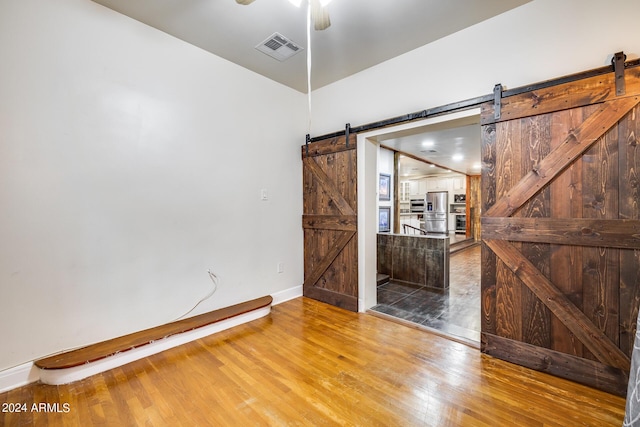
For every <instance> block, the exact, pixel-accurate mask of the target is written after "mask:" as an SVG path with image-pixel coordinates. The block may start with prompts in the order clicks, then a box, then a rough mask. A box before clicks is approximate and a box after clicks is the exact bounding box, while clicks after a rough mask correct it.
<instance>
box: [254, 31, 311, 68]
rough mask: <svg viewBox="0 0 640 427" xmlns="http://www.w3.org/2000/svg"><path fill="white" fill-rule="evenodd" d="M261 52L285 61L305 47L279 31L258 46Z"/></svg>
mask: <svg viewBox="0 0 640 427" xmlns="http://www.w3.org/2000/svg"><path fill="white" fill-rule="evenodd" d="M256 49H258V50H259V51H260V52H262V53H265V54H267V55H269V56H270V57H272V58H275V59H277V60H278V61H285V60H287V59H289V58H291V57H292V56H293V55H295V54H296V53H298V52H300V51H302V50H303V49H302V48H301V47H300V46H298V45H297V44H295V43H294V42H292V41H291V40H289V39H288V38H286V37H285V36H283V35H282V34H279V33H273V34H272V35H271V36H270V37H269V38H268V39H266V40H265V41H263V42H262V43H260V44H259V45H258V46H256Z"/></svg>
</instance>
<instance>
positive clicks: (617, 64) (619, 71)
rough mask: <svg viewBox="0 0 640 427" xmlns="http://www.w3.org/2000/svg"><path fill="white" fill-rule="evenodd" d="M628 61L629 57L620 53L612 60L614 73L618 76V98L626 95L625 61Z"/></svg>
mask: <svg viewBox="0 0 640 427" xmlns="http://www.w3.org/2000/svg"><path fill="white" fill-rule="evenodd" d="M625 59H627V55H625V54H624V52H618V53H616V54H615V55H613V58H611V63H612V64H613V71H614V73H615V76H616V96H622V95H624V94H625V83H624V61H625Z"/></svg>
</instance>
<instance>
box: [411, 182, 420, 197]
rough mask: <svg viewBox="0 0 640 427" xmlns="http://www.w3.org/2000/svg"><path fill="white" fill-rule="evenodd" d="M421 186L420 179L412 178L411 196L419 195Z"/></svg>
mask: <svg viewBox="0 0 640 427" xmlns="http://www.w3.org/2000/svg"><path fill="white" fill-rule="evenodd" d="M419 186H420V183H419V182H418V180H416V179H412V180H411V181H409V194H410V195H411V196H417V195H418V194H420V193H419V191H420V189H419Z"/></svg>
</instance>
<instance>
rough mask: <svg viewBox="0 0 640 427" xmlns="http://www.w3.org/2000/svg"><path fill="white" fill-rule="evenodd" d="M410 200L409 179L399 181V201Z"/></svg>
mask: <svg viewBox="0 0 640 427" xmlns="http://www.w3.org/2000/svg"><path fill="white" fill-rule="evenodd" d="M409 200H411V181H400V201H401V202H408V201H409Z"/></svg>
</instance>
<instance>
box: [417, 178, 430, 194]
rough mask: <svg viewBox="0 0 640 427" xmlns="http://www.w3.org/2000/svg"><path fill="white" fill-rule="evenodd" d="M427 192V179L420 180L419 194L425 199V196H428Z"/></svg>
mask: <svg viewBox="0 0 640 427" xmlns="http://www.w3.org/2000/svg"><path fill="white" fill-rule="evenodd" d="M427 191H429V190H428V189H427V178H425V179H421V180H419V181H418V194H419V195H420V196H422V197H424V195H425V194H427Z"/></svg>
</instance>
